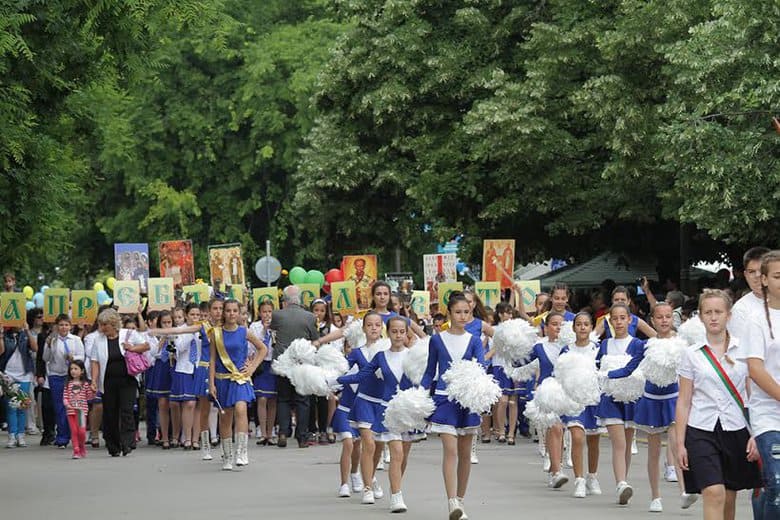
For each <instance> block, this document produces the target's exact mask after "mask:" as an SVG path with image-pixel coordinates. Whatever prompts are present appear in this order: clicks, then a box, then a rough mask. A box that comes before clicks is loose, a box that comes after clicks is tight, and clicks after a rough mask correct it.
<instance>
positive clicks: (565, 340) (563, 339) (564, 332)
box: [557, 321, 577, 347]
mask: <svg viewBox="0 0 780 520" xmlns="http://www.w3.org/2000/svg"><path fill="white" fill-rule="evenodd" d="M576 341H577V334H576V333H575V332H574V322H573V321H564V322H563V325H561V332H560V334H558V341H557V343H558V344H559V345H561V346H564V347H565V346H567V345H574V343H575V342H576Z"/></svg>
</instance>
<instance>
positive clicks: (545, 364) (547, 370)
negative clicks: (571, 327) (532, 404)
mask: <svg viewBox="0 0 780 520" xmlns="http://www.w3.org/2000/svg"><path fill="white" fill-rule="evenodd" d="M562 348H563V347H562V345H560V344H558V343H557V342H555V341H550V340H549V339H548V338H542V341H540V342H539V343H537V344H536V345H534V348H533V349H532V350H531V353H530V354H529V355H528V357H527V358H526V359H525V360H523V362H522V363H520V364H517V365H516V366H525V365H527V364H529V363H532V362H533V361H534V360H537V359H538V360H539V381H538V382H539V384H542V381H544V380H545V379H547V378H548V377H550V376H552V375H553V372H554V371H555V363H556V362H557V361H558V356H560V355H561V352H562Z"/></svg>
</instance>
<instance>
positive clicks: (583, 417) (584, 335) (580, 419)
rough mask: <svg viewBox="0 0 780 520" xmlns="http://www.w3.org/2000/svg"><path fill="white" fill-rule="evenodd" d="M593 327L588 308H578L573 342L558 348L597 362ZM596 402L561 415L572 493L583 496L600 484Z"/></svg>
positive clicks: (597, 489) (597, 490) (600, 430)
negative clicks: (568, 440)
mask: <svg viewBox="0 0 780 520" xmlns="http://www.w3.org/2000/svg"><path fill="white" fill-rule="evenodd" d="M592 330H593V319H592V318H591V316H590V314H588V313H587V312H580V313H579V314H577V315H576V316H575V317H574V332H575V334H576V335H577V339H576V340H575V342H574V344H573V345H567V346H565V347H563V349H562V350H561V354H564V353H566V352H576V353H578V354H581V355H583V356H589V357H591V359H593V363H594V364H595V362H596V354H597V353H598V350H599V346H598V344H597V343H596V342H594V341H592V340H591V339H590V333H591V331H592ZM597 407H598V405H591V406H586V407H585V409H584V410H583V411H582V413H580V414H579V415H577V416H569V415H564V416H563V417H562V418H561V419H562V420H563V424H564V425H565V426H566V428H568V429H569V432H570V433H571V443H572V447H571V458H572V462H573V466H574V494H573V496H574V497H575V498H585V496H587V495H600V494H601V485H600V484H599V481H598V478H597V477H596V474H597V472H598V469H599V436H600V435H601V434H602V433H603V432H604V428H602V427H600V426H599V424H598V419H597V418H596V409H597ZM586 443H587V445H588V474H587V476H586V475H585V464H584V454H585V444H586Z"/></svg>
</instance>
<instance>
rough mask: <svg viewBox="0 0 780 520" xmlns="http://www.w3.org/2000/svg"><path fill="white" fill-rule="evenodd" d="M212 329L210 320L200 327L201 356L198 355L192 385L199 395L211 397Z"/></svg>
mask: <svg viewBox="0 0 780 520" xmlns="http://www.w3.org/2000/svg"><path fill="white" fill-rule="evenodd" d="M210 330H211V325H210V324H209V323H208V322H206V323H204V324H203V326H201V328H200V357H198V363H197V365H196V366H195V373H194V374H193V380H194V381H193V387H192V390H193V392H194V393H195V395H196V396H197V397H209V358H210V357H211V353H210V352H209V349H210V348H211V344H210V343H209V336H208V333H209V331H210Z"/></svg>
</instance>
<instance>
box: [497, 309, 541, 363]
mask: <svg viewBox="0 0 780 520" xmlns="http://www.w3.org/2000/svg"><path fill="white" fill-rule="evenodd" d="M538 342H539V335H538V334H537V333H536V328H535V327H533V326H532V325H530V324H529V323H528V322H527V321H525V320H523V319H514V320H507V321H504V322H502V323H500V324H499V325H497V326H496V328H495V331H494V333H493V348H495V350H496V353H497V354H498V355H499V356H501V357H502V358H504V359H507V360H510V361H521V360H523V359H525V358H526V357H528V354H530V353H531V350H532V349H533V348H534V345H535V344H536V343H538Z"/></svg>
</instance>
